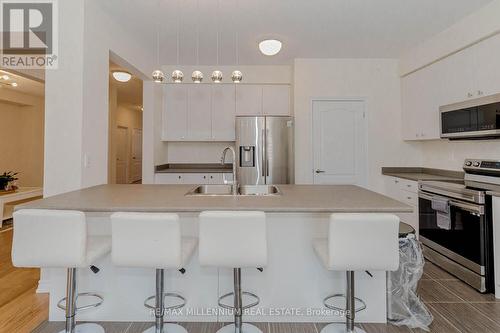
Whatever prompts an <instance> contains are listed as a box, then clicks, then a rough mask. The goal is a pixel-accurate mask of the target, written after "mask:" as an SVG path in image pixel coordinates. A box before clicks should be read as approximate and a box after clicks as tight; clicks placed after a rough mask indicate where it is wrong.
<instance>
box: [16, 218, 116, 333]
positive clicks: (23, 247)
mask: <svg viewBox="0 0 500 333" xmlns="http://www.w3.org/2000/svg"><path fill="white" fill-rule="evenodd" d="M110 250H111V238H110V237H106V236H87V223H86V220H85V214H84V213H82V212H77V211H68V210H43V209H23V210H19V211H16V212H14V237H13V242H12V262H13V264H14V266H16V267H41V268H67V270H68V272H67V287H66V297H65V298H63V299H62V300H61V301H60V302H59V303H58V307H59V308H61V309H63V310H65V311H66V328H65V330H64V331H61V333H62V332H66V333H104V328H102V326H100V325H97V324H94V323H85V324H78V325H76V318H75V315H76V313H77V311H80V310H86V309H90V308H94V307H97V306H99V305H101V304H102V302H103V298H102V297H101V296H99V295H98V294H95V293H80V294H77V293H76V290H77V268H89V267H90V268H91V269H92V271H94V273H97V272H98V269H97V268H96V267H95V266H92V265H93V264H94V263H95V262H96V261H97V260H98V259H99V258H101V257H103V256H104V255H106V254H107V253H109V251H110ZM82 296H83V297H85V296H90V297H94V298H97V299H98V301H97V302H96V303H94V304H89V305H86V306H82V307H78V306H77V304H76V303H77V300H78V298H79V297H82ZM64 302H65V303H66V305H63V303H64Z"/></svg>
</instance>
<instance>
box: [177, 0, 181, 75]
mask: <svg viewBox="0 0 500 333" xmlns="http://www.w3.org/2000/svg"><path fill="white" fill-rule="evenodd" d="M180 16H181V0H177V66H179V52H180V40H179V34H180V30H181V28H180V26H181V18H180Z"/></svg>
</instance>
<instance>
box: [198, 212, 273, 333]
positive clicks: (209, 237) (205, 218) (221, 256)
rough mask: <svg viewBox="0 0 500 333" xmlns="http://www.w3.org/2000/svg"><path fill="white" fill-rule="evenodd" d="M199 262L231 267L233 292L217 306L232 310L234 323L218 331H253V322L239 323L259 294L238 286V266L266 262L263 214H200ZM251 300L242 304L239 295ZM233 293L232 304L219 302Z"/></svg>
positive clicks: (237, 332)
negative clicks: (251, 300)
mask: <svg viewBox="0 0 500 333" xmlns="http://www.w3.org/2000/svg"><path fill="white" fill-rule="evenodd" d="M199 256H200V258H199V259H200V264H201V265H204V266H212V267H227V268H232V269H233V278H234V292H232V293H228V294H225V295H223V296H221V297H220V298H219V301H218V303H219V306H221V307H222V308H225V309H231V310H234V323H233V324H230V325H227V326H224V327H222V328H221V329H219V330H218V331H217V332H218V333H242V332H244V333H254V332H255V333H257V332H260V333H262V331H261V330H260V329H259V328H257V327H256V326H254V325H251V324H247V323H243V321H242V315H243V311H244V310H246V309H248V308H251V307H254V306H256V305H258V304H259V301H260V300H259V297H258V296H257V295H255V294H252V293H249V292H245V291H242V290H241V268H245V267H251V268H254V269H255V268H257V269H259V270H261V271H262V269H263V267H265V266H266V265H267V232H266V215H265V214H264V213H263V212H250V211H220V212H219V211H212V212H202V213H201V214H200V250H199ZM243 295H245V296H249V297H251V298H252V299H253V302H252V303H250V304H247V305H243V300H242V296H243ZM230 296H233V299H234V303H233V305H227V304H225V303H223V302H222V300H223V299H225V298H227V297H230Z"/></svg>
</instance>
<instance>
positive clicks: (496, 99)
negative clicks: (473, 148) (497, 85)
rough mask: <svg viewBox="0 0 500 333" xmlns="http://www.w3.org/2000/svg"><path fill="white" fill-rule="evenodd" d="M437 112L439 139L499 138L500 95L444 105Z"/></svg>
mask: <svg viewBox="0 0 500 333" xmlns="http://www.w3.org/2000/svg"><path fill="white" fill-rule="evenodd" d="M439 111H440V115H441V138H446V139H450V140H457V139H488V138H495V137H497V138H500V94H495V95H490V96H486V97H481V98H476V99H471V100H468V101H465V102H461V103H455V104H450V105H445V106H442V107H440V108H439Z"/></svg>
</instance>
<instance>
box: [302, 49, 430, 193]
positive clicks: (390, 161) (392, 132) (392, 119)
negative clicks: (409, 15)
mask: <svg viewBox="0 0 500 333" xmlns="http://www.w3.org/2000/svg"><path fill="white" fill-rule="evenodd" d="M294 94H295V97H294V100H295V102H294V110H295V111H294V112H295V124H296V125H295V126H296V127H295V180H296V183H298V184H304V183H312V181H313V164H312V162H313V153H312V151H313V149H312V133H311V130H312V122H311V119H312V108H311V101H312V100H313V99H314V98H362V99H365V100H366V111H367V114H366V116H367V124H368V129H367V131H368V133H367V141H368V142H367V148H368V149H367V151H368V156H367V161H368V168H367V169H368V170H367V171H368V172H367V176H368V177H367V179H368V184H367V186H368V188H371V189H374V190H379V191H382V190H383V183H382V177H381V171H380V169H381V167H382V166H394V165H400V166H415V165H420V163H421V159H420V152H419V149H418V147H417V145H416V144H410V143H405V142H403V141H402V139H401V132H400V123H401V97H400V96H401V93H400V78H399V74H398V61H397V60H391V59H296V60H295V65H294Z"/></svg>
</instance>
